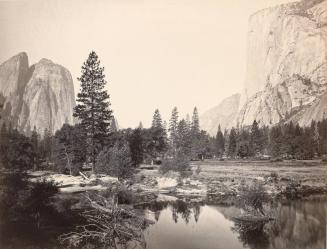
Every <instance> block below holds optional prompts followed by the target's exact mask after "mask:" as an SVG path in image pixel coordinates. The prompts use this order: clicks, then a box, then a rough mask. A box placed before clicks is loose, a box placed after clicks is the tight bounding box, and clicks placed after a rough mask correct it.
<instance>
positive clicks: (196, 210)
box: [193, 204, 201, 222]
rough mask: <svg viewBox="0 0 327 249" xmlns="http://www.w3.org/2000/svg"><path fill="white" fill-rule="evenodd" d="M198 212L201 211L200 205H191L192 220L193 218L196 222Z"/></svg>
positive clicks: (198, 215)
mask: <svg viewBox="0 0 327 249" xmlns="http://www.w3.org/2000/svg"><path fill="white" fill-rule="evenodd" d="M200 213H201V206H200V205H199V204H198V205H195V206H194V207H193V214H194V220H195V222H198V221H199V217H200Z"/></svg>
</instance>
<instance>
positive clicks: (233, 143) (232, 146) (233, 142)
mask: <svg viewBox="0 0 327 249" xmlns="http://www.w3.org/2000/svg"><path fill="white" fill-rule="evenodd" d="M228 140H229V142H228V155H229V156H230V157H234V156H235V155H236V147H237V134H236V130H235V129H234V128H232V129H231V131H230V133H229V139H228Z"/></svg>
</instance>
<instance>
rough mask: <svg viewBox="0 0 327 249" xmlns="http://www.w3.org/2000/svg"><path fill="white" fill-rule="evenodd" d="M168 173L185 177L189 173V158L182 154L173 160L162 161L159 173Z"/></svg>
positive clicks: (178, 154)
mask: <svg viewBox="0 0 327 249" xmlns="http://www.w3.org/2000/svg"><path fill="white" fill-rule="evenodd" d="M168 171H176V172H179V173H180V174H181V175H182V176H187V175H188V174H190V173H191V168H190V158H189V157H188V156H187V155H185V154H184V153H177V155H176V157H174V158H173V159H165V160H163V161H162V164H161V165H160V172H161V173H167V172H168Z"/></svg>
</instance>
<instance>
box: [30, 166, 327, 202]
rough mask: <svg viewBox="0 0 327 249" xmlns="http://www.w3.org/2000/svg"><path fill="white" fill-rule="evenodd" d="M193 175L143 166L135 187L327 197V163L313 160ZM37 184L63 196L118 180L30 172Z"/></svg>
mask: <svg viewBox="0 0 327 249" xmlns="http://www.w3.org/2000/svg"><path fill="white" fill-rule="evenodd" d="M191 166H192V167H191V168H192V172H190V176H189V177H187V178H183V179H182V178H180V177H179V174H178V173H176V172H168V173H166V174H165V175H162V174H160V172H159V166H152V165H141V169H140V170H139V172H138V173H137V174H136V176H135V179H134V184H133V185H132V189H134V190H135V191H137V192H149V193H154V194H157V195H159V196H163V195H164V196H166V197H167V195H169V196H179V197H188V198H197V199H201V200H206V201H208V202H214V203H225V202H226V203H228V202H230V201H231V200H233V199H234V197H237V195H238V191H239V187H240V186H241V184H246V185H247V184H250V183H251V182H253V181H256V182H259V183H262V184H263V185H264V187H265V189H266V190H267V192H268V194H269V195H271V196H272V197H276V196H277V197H278V196H279V197H287V198H306V197H310V196H312V195H316V194H326V193H327V164H326V163H323V162H321V161H320V160H312V161H282V162H270V161H240V160H238V161H214V160H205V161H196V162H192V164H191ZM30 175H31V176H32V180H33V181H35V180H39V179H42V178H45V179H46V180H53V181H54V182H55V183H57V184H58V186H59V187H60V190H61V192H63V193H67V192H68V193H74V192H84V191H88V190H102V189H104V188H105V186H106V185H108V184H110V183H112V182H116V181H117V179H116V178H113V177H109V176H104V175H102V176H100V177H94V176H91V177H90V178H89V179H86V178H84V177H83V176H68V175H62V174H55V173H53V172H49V171H36V172H31V173H30Z"/></svg>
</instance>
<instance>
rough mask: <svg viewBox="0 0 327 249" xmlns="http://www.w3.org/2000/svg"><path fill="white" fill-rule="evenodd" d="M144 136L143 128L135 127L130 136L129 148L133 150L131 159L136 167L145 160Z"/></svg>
mask: <svg viewBox="0 0 327 249" xmlns="http://www.w3.org/2000/svg"><path fill="white" fill-rule="evenodd" d="M143 144H144V142H143V137H142V129H141V128H137V129H135V130H134V131H133V132H132V134H131V136H130V138H129V148H130V152H131V159H132V163H133V166H134V167H137V166H139V165H140V164H141V163H142V162H143V154H144V147H143Z"/></svg>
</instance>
